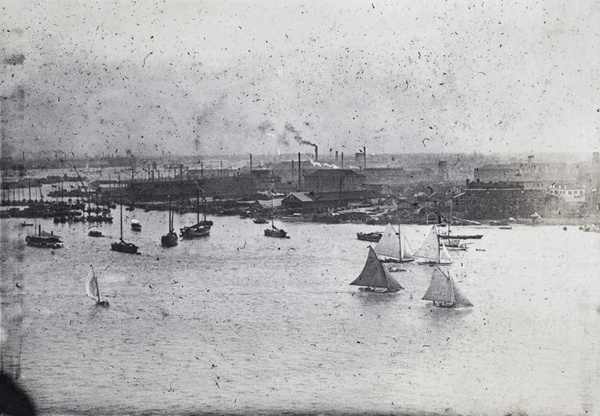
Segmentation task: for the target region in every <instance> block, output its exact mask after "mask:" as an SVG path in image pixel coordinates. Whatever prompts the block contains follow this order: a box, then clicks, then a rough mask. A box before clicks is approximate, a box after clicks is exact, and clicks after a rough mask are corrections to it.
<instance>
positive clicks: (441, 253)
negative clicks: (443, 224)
mask: <svg viewBox="0 0 600 416" xmlns="http://www.w3.org/2000/svg"><path fill="white" fill-rule="evenodd" d="M414 257H415V258H416V259H417V262H418V263H422V264H450V263H452V259H451V258H450V254H449V253H448V250H447V249H446V245H445V244H444V243H440V242H439V238H438V234H437V231H436V228H435V226H433V227H431V230H430V231H429V234H428V235H427V237H426V238H425V241H424V242H423V244H422V245H421V247H419V249H418V250H417V251H415V254H414Z"/></svg>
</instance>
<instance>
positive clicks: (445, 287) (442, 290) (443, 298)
mask: <svg viewBox="0 0 600 416" xmlns="http://www.w3.org/2000/svg"><path fill="white" fill-rule="evenodd" d="M423 300H432V301H434V302H445V303H452V304H453V303H454V291H453V290H452V283H451V281H450V277H449V276H448V275H446V274H445V273H444V272H443V271H442V270H441V269H440V268H439V267H434V269H433V274H432V276H431V282H430V283H429V287H428V288H427V292H425V296H423Z"/></svg>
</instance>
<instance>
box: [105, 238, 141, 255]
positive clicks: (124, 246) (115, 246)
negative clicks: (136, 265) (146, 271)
mask: <svg viewBox="0 0 600 416" xmlns="http://www.w3.org/2000/svg"><path fill="white" fill-rule="evenodd" d="M110 249H111V250H113V251H118V252H120V253H129V254H137V252H138V246H136V245H135V244H133V243H126V242H124V241H119V242H114V243H112V244H111V245H110Z"/></svg>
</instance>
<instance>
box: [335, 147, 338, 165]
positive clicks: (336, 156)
mask: <svg viewBox="0 0 600 416" xmlns="http://www.w3.org/2000/svg"><path fill="white" fill-rule="evenodd" d="M337 161H338V151H337V150H336V151H335V163H337Z"/></svg>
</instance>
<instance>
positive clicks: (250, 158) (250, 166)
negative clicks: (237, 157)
mask: <svg viewBox="0 0 600 416" xmlns="http://www.w3.org/2000/svg"><path fill="white" fill-rule="evenodd" d="M250 173H252V153H250Z"/></svg>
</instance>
